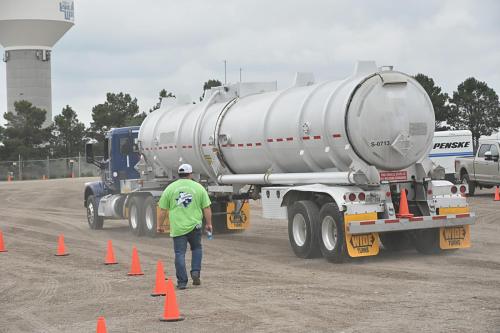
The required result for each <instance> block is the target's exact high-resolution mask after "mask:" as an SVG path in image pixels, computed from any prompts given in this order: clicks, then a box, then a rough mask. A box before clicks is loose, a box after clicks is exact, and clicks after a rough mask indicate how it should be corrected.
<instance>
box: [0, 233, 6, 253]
mask: <svg viewBox="0 0 500 333" xmlns="http://www.w3.org/2000/svg"><path fill="white" fill-rule="evenodd" d="M0 252H7V249H6V248H5V245H4V244H3V233H2V230H0Z"/></svg>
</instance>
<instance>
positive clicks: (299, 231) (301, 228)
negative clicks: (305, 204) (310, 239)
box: [292, 214, 307, 246]
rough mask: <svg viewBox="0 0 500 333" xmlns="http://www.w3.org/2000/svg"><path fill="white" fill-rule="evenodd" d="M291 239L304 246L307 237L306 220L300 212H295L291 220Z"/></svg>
mask: <svg viewBox="0 0 500 333" xmlns="http://www.w3.org/2000/svg"><path fill="white" fill-rule="evenodd" d="M292 231H293V240H294V241H295V243H296V244H297V245H298V246H304V244H305V243H306V239H307V225H306V220H305V218H304V216H303V215H302V214H296V215H295V216H294V217H293V222H292Z"/></svg>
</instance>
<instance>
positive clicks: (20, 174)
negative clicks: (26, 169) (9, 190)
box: [19, 154, 23, 180]
mask: <svg viewBox="0 0 500 333" xmlns="http://www.w3.org/2000/svg"><path fill="white" fill-rule="evenodd" d="M19 180H23V174H22V171H21V154H19Z"/></svg>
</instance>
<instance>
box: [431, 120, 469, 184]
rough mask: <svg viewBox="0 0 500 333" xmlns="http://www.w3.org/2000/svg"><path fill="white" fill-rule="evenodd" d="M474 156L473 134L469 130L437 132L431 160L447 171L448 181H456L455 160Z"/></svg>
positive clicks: (433, 142)
mask: <svg viewBox="0 0 500 333" xmlns="http://www.w3.org/2000/svg"><path fill="white" fill-rule="evenodd" d="M468 156H474V151H473V145H472V133H471V132H470V131H468V130H460V131H443V132H435V133H434V139H433V141H432V150H431V152H430V153H429V157H430V159H431V160H432V161H433V162H434V163H435V164H437V165H440V166H442V167H443V168H444V169H445V173H446V179H449V180H454V179H453V178H454V174H455V158H456V157H468Z"/></svg>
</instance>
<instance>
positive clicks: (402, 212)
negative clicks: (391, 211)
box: [396, 189, 413, 218]
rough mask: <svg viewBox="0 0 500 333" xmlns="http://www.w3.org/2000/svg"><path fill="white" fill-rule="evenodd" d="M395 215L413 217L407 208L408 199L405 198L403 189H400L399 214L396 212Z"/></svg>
mask: <svg viewBox="0 0 500 333" xmlns="http://www.w3.org/2000/svg"><path fill="white" fill-rule="evenodd" d="M396 217H401V218H410V217H413V214H411V213H410V210H409V209H408V200H407V199H406V190H405V189H402V191H401V199H400V200H399V214H396Z"/></svg>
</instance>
